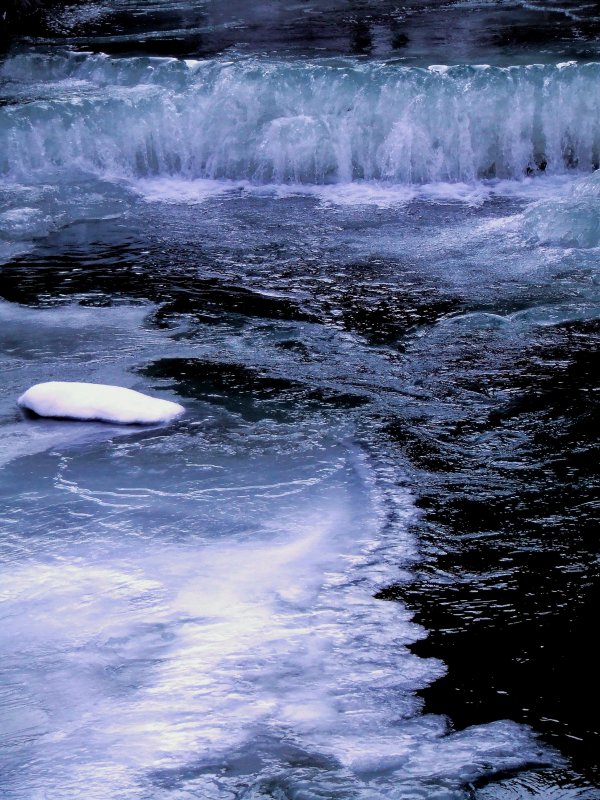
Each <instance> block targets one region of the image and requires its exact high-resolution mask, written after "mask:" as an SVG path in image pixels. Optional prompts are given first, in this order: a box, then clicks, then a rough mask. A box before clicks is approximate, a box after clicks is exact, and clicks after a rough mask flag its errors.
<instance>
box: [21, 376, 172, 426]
mask: <svg viewBox="0 0 600 800" xmlns="http://www.w3.org/2000/svg"><path fill="white" fill-rule="evenodd" d="M17 402H18V404H19V406H21V408H26V409H28V410H29V411H33V412H34V413H35V414H38V415H39V416H40V417H62V418H67V419H79V420H98V421H101V422H117V423H120V424H124V425H136V424H137V425H148V424H152V423H156V422H168V421H170V420H172V419H174V418H175V417H178V416H179V415H180V414H183V412H184V411H185V409H184V407H183V406H181V405H179V403H173V402H171V401H170V400H160V399H158V398H156V397H149V396H148V395H147V394H142V393H141V392H136V391H134V390H133V389H125V388H124V387H122V386H109V385H107V384H102V383H78V382H75V381H73V382H71V381H50V382H49V383H38V384H36V385H35V386H32V387H31V389H28V390H27V391H26V392H25V393H24V394H22V395H21V396H20V397H19V399H18V401H17Z"/></svg>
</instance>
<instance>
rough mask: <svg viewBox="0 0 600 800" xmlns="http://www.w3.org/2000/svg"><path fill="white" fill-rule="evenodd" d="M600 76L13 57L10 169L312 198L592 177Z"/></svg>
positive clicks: (565, 69) (530, 69) (327, 63)
mask: <svg viewBox="0 0 600 800" xmlns="http://www.w3.org/2000/svg"><path fill="white" fill-rule="evenodd" d="M599 75H600V66H599V65H597V64H575V63H569V64H566V65H558V66H547V65H532V66H520V67H507V68H502V67H488V66H479V67H477V66H470V67H430V68H428V69H425V68H416V67H404V66H402V65H400V64H398V63H393V62H362V63H361V62H356V61H351V60H344V59H338V60H324V61H322V62H314V63H312V64H311V63H306V62H304V61H293V60H288V61H286V60H271V59H264V58H263V59H259V58H234V59H232V60H225V59H217V60H206V61H179V60H177V59H157V58H132V59H109V58H107V57H104V56H101V55H76V54H67V55H58V56H46V55H39V56H35V55H23V56H15V57H14V58H12V59H10V60H8V61H7V62H6V63H5V64H4V65H3V66H2V69H1V71H0V78H2V79H4V80H7V81H9V84H8V88H9V91H11V92H14V94H15V96H16V97H18V98H19V99H21V100H26V101H27V102H24V103H20V104H18V105H8V106H5V107H4V108H3V109H2V112H1V116H0V154H1V160H0V169H1V171H2V173H4V174H5V175H7V176H20V177H22V176H28V175H30V173H31V172H32V171H34V170H44V169H48V168H57V167H58V168H65V167H69V168H71V167H72V166H73V165H77V166H78V167H80V168H82V169H87V170H94V171H100V172H102V173H108V174H111V175H115V176H116V175H120V176H130V177H133V176H136V177H144V176H152V175H171V176H182V177H186V178H229V179H245V180H250V181H252V182H256V183H286V182H295V183H308V184H311V183H317V184H320V183H331V182H348V181H349V180H354V179H363V180H385V181H390V182H394V183H404V184H413V183H417V184H422V183H432V182H439V181H442V182H456V181H463V182H471V181H473V180H477V179H482V178H492V177H496V178H510V179H519V178H522V177H523V176H524V175H525V173H526V171H527V170H528V169H529V170H536V169H537V168H538V167H539V166H540V165H543V166H544V168H545V170H546V172H548V173H549V174H560V173H563V172H565V171H566V170H568V169H573V168H577V169H579V170H583V171H589V170H590V169H592V168H593V167H594V166H597V164H598V162H599V159H600V123H599V122H598V120H599V118H600V114H599V111H600V91H599V89H598V77H599ZM24 92H26V95H24V94H23V93H24Z"/></svg>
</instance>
